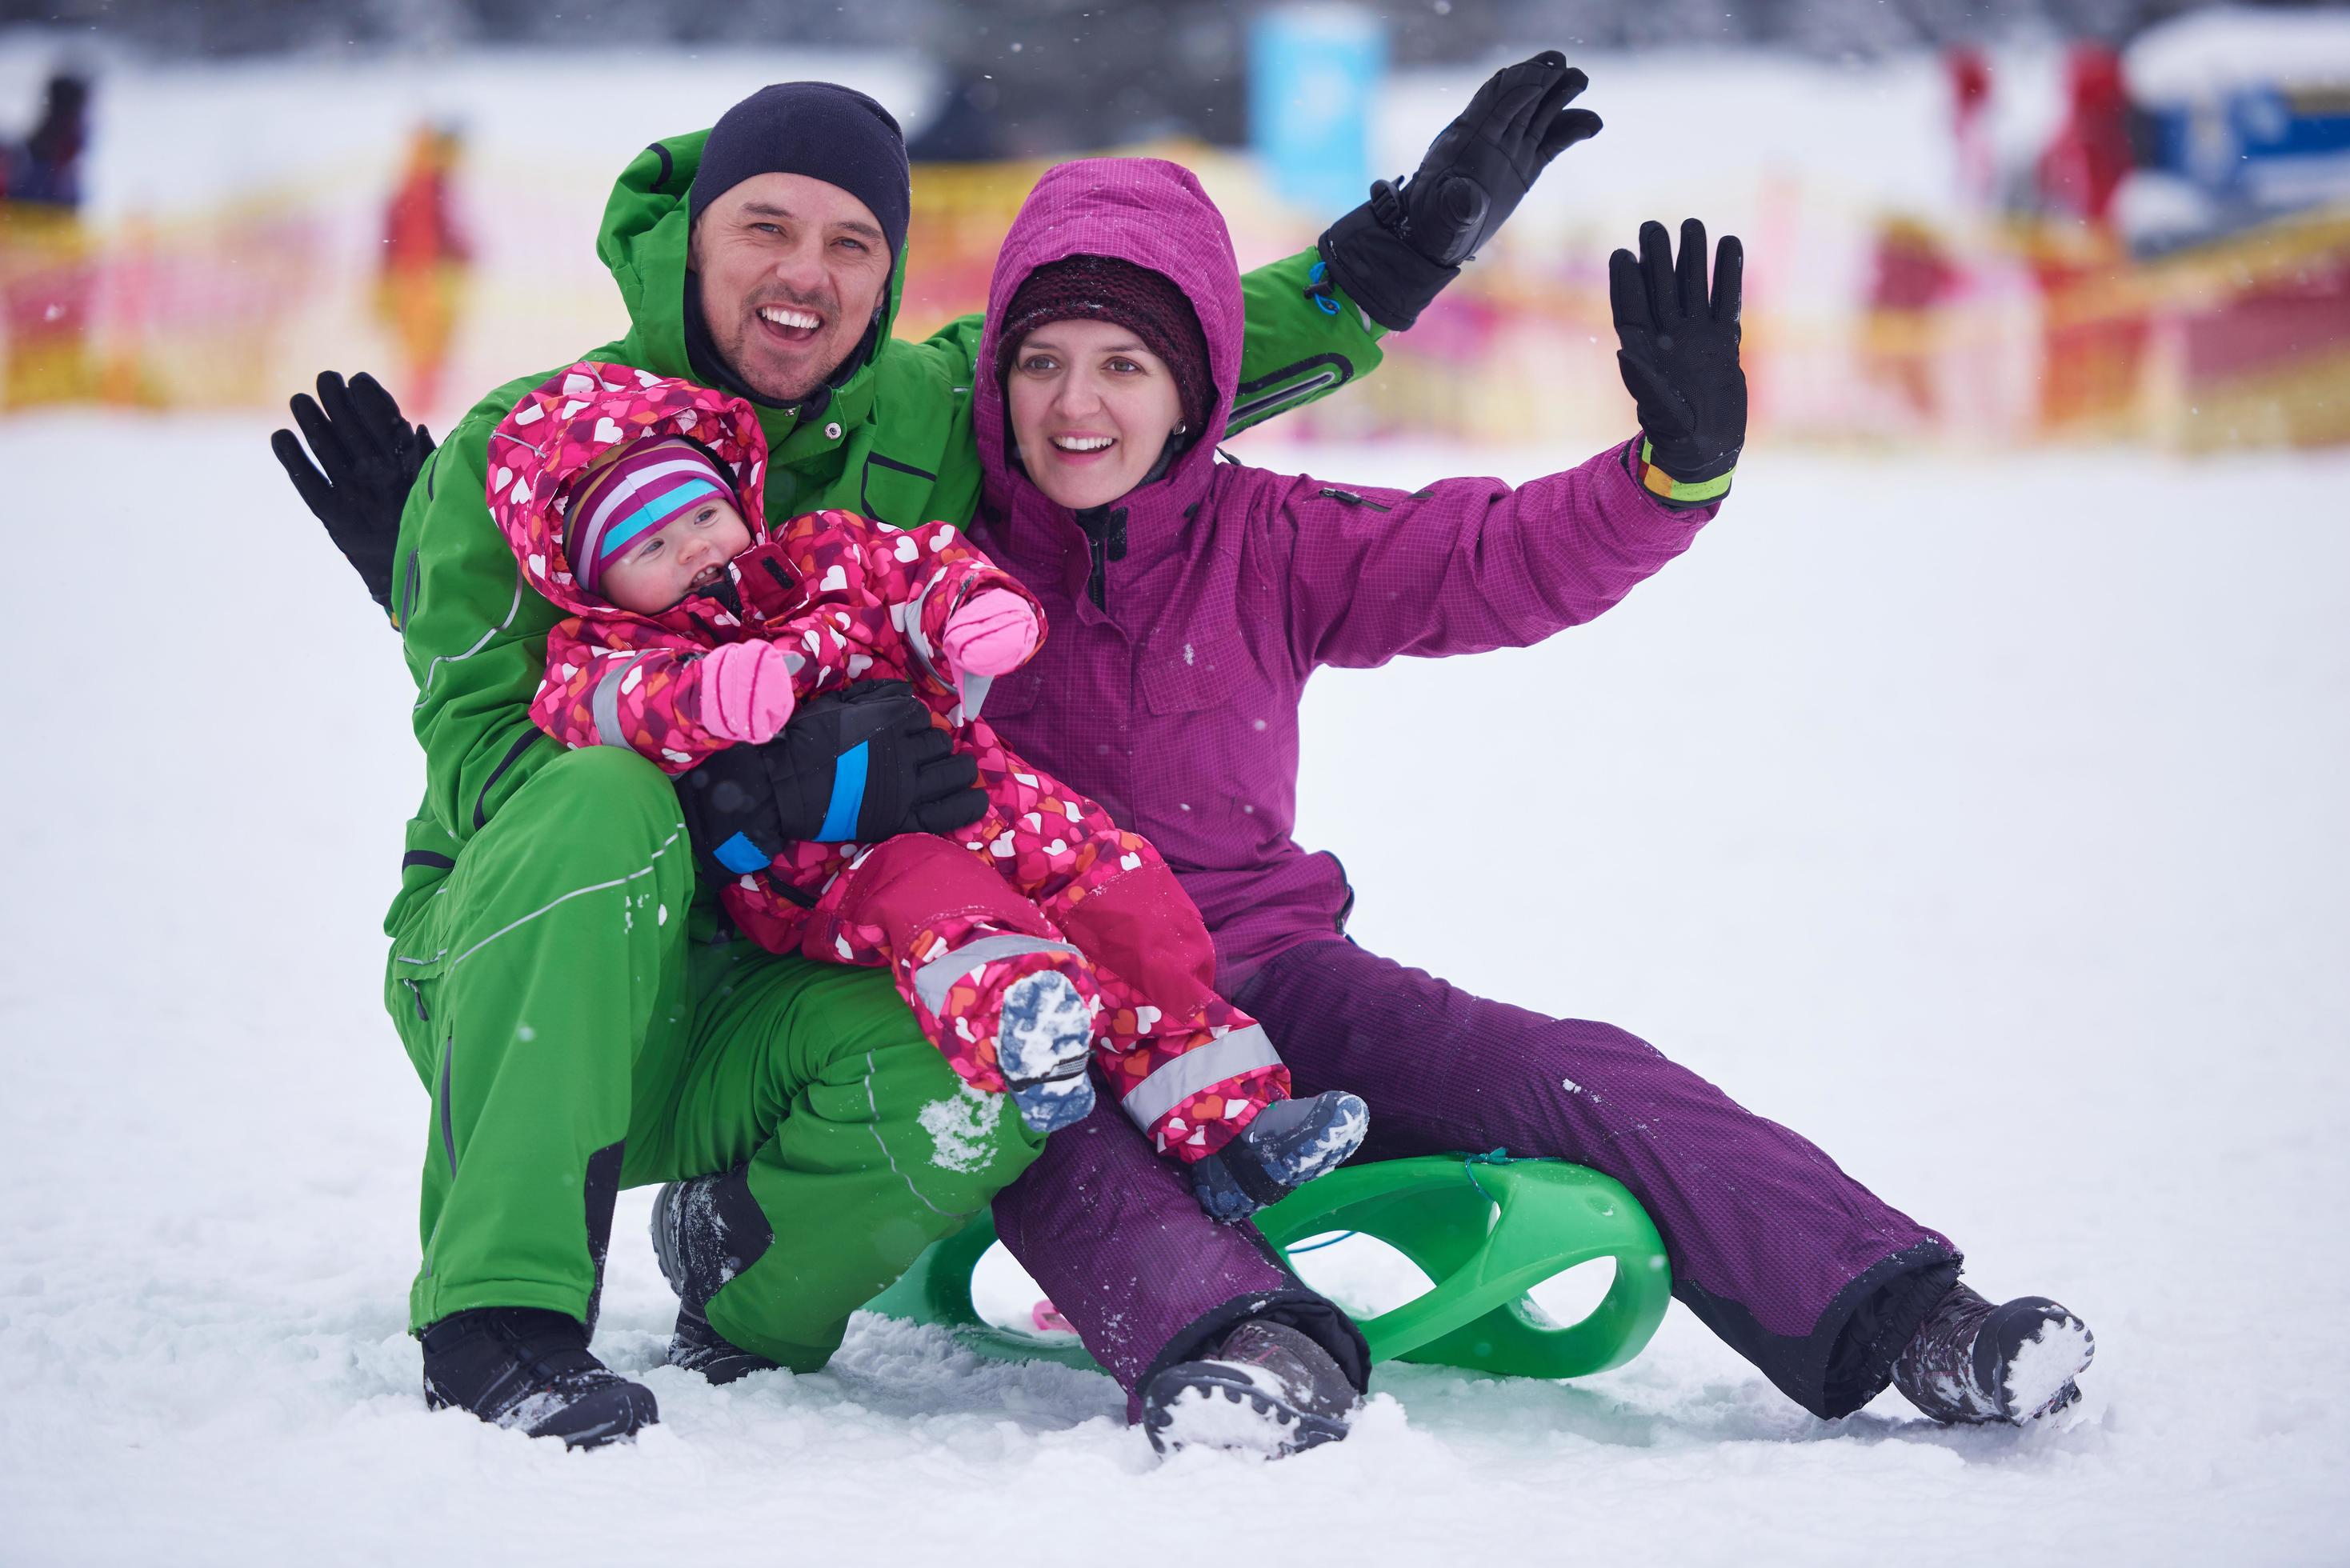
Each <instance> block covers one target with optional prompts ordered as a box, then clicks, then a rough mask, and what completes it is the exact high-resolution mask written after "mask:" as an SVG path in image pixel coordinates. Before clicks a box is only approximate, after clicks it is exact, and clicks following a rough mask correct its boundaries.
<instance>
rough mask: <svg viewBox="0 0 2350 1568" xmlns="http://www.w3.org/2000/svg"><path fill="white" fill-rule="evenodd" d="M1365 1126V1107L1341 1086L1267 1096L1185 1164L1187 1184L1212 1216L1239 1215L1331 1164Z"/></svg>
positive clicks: (1358, 1140) (1359, 1138) (1340, 1160)
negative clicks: (1249, 1116) (1230, 1133)
mask: <svg viewBox="0 0 2350 1568" xmlns="http://www.w3.org/2000/svg"><path fill="white" fill-rule="evenodd" d="M1370 1130H1371V1113H1370V1108H1369V1107H1368V1106H1365V1105H1364V1104H1363V1102H1362V1099H1361V1097H1360V1096H1355V1095H1350V1094H1347V1092H1346V1091H1345V1090H1343V1089H1331V1090H1328V1091H1326V1092H1325V1093H1323V1094H1319V1095H1315V1096H1313V1097H1312V1098H1310V1099H1304V1100H1275V1101H1274V1103H1273V1104H1271V1105H1269V1106H1265V1107H1264V1109H1263V1110H1261V1111H1259V1112H1257V1114H1256V1118H1255V1119H1254V1120H1253V1121H1252V1122H1250V1123H1249V1125H1248V1126H1247V1127H1243V1128H1242V1129H1241V1131H1240V1134H1239V1136H1237V1137H1234V1138H1232V1140H1231V1141H1230V1142H1228V1143H1226V1144H1225V1145H1224V1147H1222V1148H1220V1149H1218V1150H1217V1151H1216V1152H1215V1153H1213V1154H1211V1155H1209V1156H1208V1157H1207V1158H1204V1159H1201V1160H1196V1161H1194V1162H1193V1163H1192V1165H1191V1190H1192V1192H1193V1193H1194V1194H1195V1195H1197V1196H1198V1198H1199V1199H1200V1207H1201V1208H1202V1209H1204V1210H1207V1211H1208V1212H1209V1214H1210V1215H1211V1216H1213V1217H1214V1218H1216V1219H1218V1220H1225V1221H1227V1222H1230V1221H1233V1220H1245V1219H1247V1218H1248V1217H1249V1216H1250V1215H1252V1214H1253V1213H1255V1212H1256V1211H1257V1210H1260V1209H1262V1208H1263V1207H1264V1206H1265V1205H1266V1204H1268V1203H1278V1202H1280V1201H1281V1200H1282V1199H1284V1198H1286V1197H1288V1196H1289V1194H1290V1193H1291V1192H1293V1191H1295V1189H1298V1188H1300V1187H1303V1186H1305V1184H1306V1183H1307V1182H1309V1181H1311V1180H1313V1179H1315V1177H1317V1176H1320V1175H1321V1174H1322V1173H1323V1172H1325V1171H1328V1170H1336V1169H1337V1168H1338V1167H1339V1166H1341V1165H1343V1164H1345V1163H1346V1161H1347V1157H1348V1156H1349V1155H1351V1154H1353V1153H1354V1152H1355V1150H1356V1149H1357V1148H1359V1147H1362V1142H1363V1135H1364V1134H1365V1133H1367V1132H1368V1131H1370Z"/></svg>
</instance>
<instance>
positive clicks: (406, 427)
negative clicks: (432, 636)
mask: <svg viewBox="0 0 2350 1568" xmlns="http://www.w3.org/2000/svg"><path fill="white" fill-rule="evenodd" d="M289 406H290V407H291V408H292V409H293V410H294V422H295V423H296V424H297V425H299V426H301V427H302V434H303V435H304V436H305V437H306V438H307V439H308V441H309V442H310V450H309V452H307V453H306V452H303V450H302V443H301V441H296V440H295V439H294V432H293V431H283V430H282V431H276V433H275V434H273V435H271V436H270V438H269V449H270V450H271V451H272V452H276V454H277V461H278V462H282V463H284V464H285V465H286V478H288V479H290V480H292V481H293V482H294V488H295V489H296V491H297V492H299V493H300V494H301V497H302V504H303V505H305V506H307V507H308V508H309V509H310V512H311V514H312V515H314V516H315V517H317V519H318V521H319V522H321V523H323V524H326V525H327V537H328V538H329V539H332V540H333V541H334V542H335V548H337V549H338V550H340V551H341V552H342V553H343V559H345V560H347V561H348V562H349V563H350V564H351V566H352V569H353V570H355V571H357V572H358V573H359V580H360V581H361V582H363V583H365V584H366V585H367V591H368V597H370V598H372V599H374V600H375V602H376V603H377V604H378V605H379V606H380V607H382V608H383V610H384V612H385V613H386V614H387V615H388V614H390V611H391V576H392V556H393V554H394V551H395V549H396V547H397V545H398V543H399V540H400V509H401V508H402V507H404V506H406V505H407V504H408V492H409V490H410V488H411V486H413V485H414V484H415V483H416V476H417V474H418V473H420V472H422V470H423V468H424V463H425V460H426V459H428V458H430V457H431V456H432V431H428V430H426V429H425V428H424V427H423V426H422V425H411V424H410V423H409V422H408V421H407V419H406V418H405V417H403V416H402V415H401V413H400V404H399V403H398V402H396V401H394V400H393V399H392V395H391V394H390V392H387V391H385V390H384V389H383V387H382V384H381V383H380V382H379V381H377V380H376V379H375V378H374V377H373V376H369V375H367V374H365V373H361V374H359V375H357V376H354V377H352V378H351V380H350V385H349V386H348V387H346V386H345V385H344V384H343V379H342V378H341V377H340V376H338V375H336V374H335V373H334V372H333V371H332V370H328V371H326V372H324V373H323V374H321V375H320V376H319V378H318V397H317V401H315V402H313V401H312V400H310V399H309V398H308V397H307V396H306V395H304V394H302V393H299V392H297V393H296V394H295V396H294V400H293V402H292V403H291V404H290V405H289ZM313 458H315V459H316V460H317V461H316V463H315V465H314V464H313V462H312V459H313Z"/></svg>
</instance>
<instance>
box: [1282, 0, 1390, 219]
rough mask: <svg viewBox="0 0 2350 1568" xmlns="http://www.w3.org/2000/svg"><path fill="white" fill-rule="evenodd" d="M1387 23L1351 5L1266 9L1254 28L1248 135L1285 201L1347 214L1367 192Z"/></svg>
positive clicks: (1385, 59)
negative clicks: (1374, 107)
mask: <svg viewBox="0 0 2350 1568" xmlns="http://www.w3.org/2000/svg"><path fill="white" fill-rule="evenodd" d="M1387 68H1388V36H1387V26H1386V25H1385V24H1384V23H1382V22H1381V21H1380V20H1379V18H1378V16H1376V15H1374V14H1373V13H1371V12H1369V11H1366V10H1361V9H1358V8H1357V7H1355V6H1352V5H1301V6H1295V7H1293V8H1290V9H1286V10H1280V11H1269V12H1266V13H1265V14H1263V16H1258V17H1257V18H1256V19H1255V21H1254V22H1253V23H1252V24H1251V25H1250V28H1249V98H1248V102H1249V140H1250V143H1251V144H1252V145H1253V147H1254V148H1255V150H1256V153H1257V156H1258V157H1259V158H1260V159H1262V160H1263V163H1264V171H1265V176H1266V178H1267V179H1268V180H1269V181H1270V182H1271V183H1272V185H1273V189H1274V192H1275V193H1276V194H1278V195H1279V196H1280V197H1281V198H1282V199H1283V200H1284V201H1286V202H1293V203H1295V205H1297V206H1300V207H1303V208H1306V209H1309V210H1311V211H1314V212H1319V213H1342V212H1344V211H1346V210H1347V208H1349V207H1352V206H1354V205H1355V204H1356V203H1357V202H1360V201H1362V200H1363V198H1364V197H1365V196H1366V195H1367V194H1368V193H1369V190H1370V183H1371V163H1370V151H1371V100H1372V98H1373V96H1374V95H1375V94H1376V93H1377V92H1378V88H1379V83H1380V80H1381V78H1384V77H1385V76H1386V74H1387Z"/></svg>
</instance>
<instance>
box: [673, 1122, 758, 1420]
mask: <svg viewBox="0 0 2350 1568" xmlns="http://www.w3.org/2000/svg"><path fill="white" fill-rule="evenodd" d="M652 1231H653V1256H654V1257H655V1258H656V1259H658V1260H659V1261H660V1272H661V1278H663V1279H665V1280H667V1281H668V1282H669V1288H670V1289H671V1290H673V1291H675V1292H676V1293H677V1295H678V1303H679V1305H678V1309H677V1332H676V1333H675V1334H673V1335H672V1336H671V1339H670V1342H669V1364H670V1365H671V1366H682V1367H684V1368H685V1369H686V1370H687V1371H689V1372H699V1373H701V1374H702V1376H704V1377H707V1378H708V1379H710V1381H711V1382H712V1383H732V1382H733V1381H734V1380H735V1379H736V1378H738V1377H747V1376H750V1375H751V1374H752V1373H754V1372H773V1371H774V1370H775V1363H774V1362H772V1361H770V1360H768V1359H767V1358H766V1357H765V1356H764V1355H759V1354H758V1353H757V1352H756V1351H751V1350H745V1349H743V1347H742V1346H741V1345H735V1344H733V1343H732V1342H731V1341H729V1340H727V1339H726V1338H725V1337H724V1336H723V1335H722V1334H720V1333H719V1332H718V1331H717V1330H716V1329H714V1328H712V1327H711V1326H710V1319H709V1318H708V1317H707V1316H706V1315H704V1313H703V1309H704V1308H706V1307H707V1306H709V1304H710V1298H711V1297H712V1296H714V1295H716V1294H717V1293H718V1291H719V1287H721V1286H723V1284H725V1283H726V1282H727V1281H729V1280H731V1279H733V1277H734V1276H735V1275H737V1274H739V1273H741V1272H743V1270H745V1269H747V1268H749V1267H750V1266H751V1265H752V1264H753V1263H754V1262H758V1261H759V1258H760V1255H761V1254H762V1253H764V1252H765V1251H766V1250H767V1245H768V1243H769V1242H771V1241H774V1240H775V1232H774V1231H772V1230H771V1229H770V1228H769V1227H768V1224H767V1216H766V1214H765V1212H764V1210H761V1209H760V1207H759V1205H758V1201H757V1199H754V1198H753V1197H752V1196H751V1186H750V1181H749V1179H748V1177H747V1175H746V1173H745V1172H744V1171H743V1169H741V1168H736V1169H733V1170H729V1171H724V1172H722V1173H721V1174H719V1175H717V1176H697V1177H695V1178H693V1179H691V1180H690V1181H672V1182H671V1183H670V1184H669V1185H668V1186H667V1187H664V1188H662V1189H660V1194H659V1195H658V1196H656V1197H655V1198H654V1199H653V1220H652Z"/></svg>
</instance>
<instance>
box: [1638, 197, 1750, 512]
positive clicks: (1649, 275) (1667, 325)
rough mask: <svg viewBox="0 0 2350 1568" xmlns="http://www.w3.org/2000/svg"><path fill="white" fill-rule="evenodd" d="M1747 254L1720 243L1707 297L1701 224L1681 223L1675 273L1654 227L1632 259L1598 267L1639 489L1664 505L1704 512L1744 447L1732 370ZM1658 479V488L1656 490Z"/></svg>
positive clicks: (1733, 240)
mask: <svg viewBox="0 0 2350 1568" xmlns="http://www.w3.org/2000/svg"><path fill="white" fill-rule="evenodd" d="M1745 271H1746V252H1745V250H1744V248H1743V247H1742V246H1741V245H1740V244H1739V243H1738V236H1737V235H1735V234H1724V235H1723V236H1722V237H1721V250H1720V251H1719V252H1718V253H1716V254H1715V256H1714V261H1713V288H1712V291H1711V294H1709V293H1708V292H1707V289H1706V284H1705V225H1704V224H1703V223H1699V222H1698V221H1697V220H1696V219H1695V218H1691V219H1690V220H1689V221H1688V222H1686V223H1682V224H1681V256H1680V265H1679V266H1675V265H1673V246H1672V240H1671V239H1670V237H1669V236H1668V235H1667V234H1666V233H1665V226H1664V224H1662V223H1642V224H1641V225H1640V254H1639V255H1638V258H1635V257H1634V256H1633V254H1632V253H1631V252H1630V251H1617V253H1616V254H1614V255H1612V256H1609V257H1608V258H1607V293H1608V296H1609V299H1610V301H1611V303H1612V304H1613V305H1614V306H1615V312H1616V338H1617V342H1618V343H1620V344H1622V345H1623V347H1622V348H1619V349H1618V350H1617V354H1616V363H1617V367H1618V368H1619V369H1622V371H1623V372H1624V389H1625V390H1626V391H1628V392H1630V393H1631V394H1632V401H1633V402H1634V403H1635V404H1637V405H1638V408H1639V410H1640V433H1641V435H1642V436H1644V437H1645V438H1646V440H1645V441H1643V442H1642V444H1641V451H1640V457H1641V460H1642V461H1643V462H1647V463H1648V465H1649V467H1650V468H1651V469H1654V470H1659V471H1661V473H1660V474H1657V475H1652V476H1651V479H1650V482H1649V483H1648V489H1649V490H1650V491H1651V492H1653V493H1655V494H1656V495H1657V496H1658V497H1659V499H1661V500H1663V501H1664V502H1666V503H1667V504H1670V505H1680V506H1704V505H1708V504H1711V503H1712V502H1715V501H1718V500H1720V499H1721V496H1722V494H1723V493H1725V492H1727V491H1728V490H1729V489H1730V472H1731V470H1732V469H1734V468H1736V467H1737V466H1738V452H1739V449H1740V448H1741V447H1743V446H1744V445H1745V444H1746V372H1745V371H1744V370H1742V369H1739V365H1738V305H1739V293H1740V287H1741V282H1740V280H1741V279H1742V277H1743V275H1744V274H1745ZM1659 480H1661V481H1662V483H1659Z"/></svg>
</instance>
